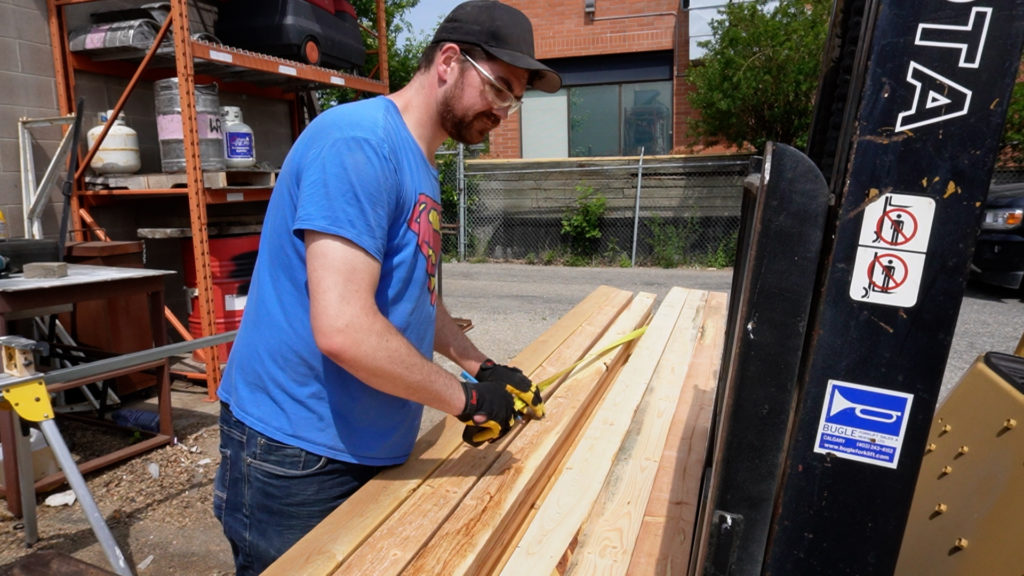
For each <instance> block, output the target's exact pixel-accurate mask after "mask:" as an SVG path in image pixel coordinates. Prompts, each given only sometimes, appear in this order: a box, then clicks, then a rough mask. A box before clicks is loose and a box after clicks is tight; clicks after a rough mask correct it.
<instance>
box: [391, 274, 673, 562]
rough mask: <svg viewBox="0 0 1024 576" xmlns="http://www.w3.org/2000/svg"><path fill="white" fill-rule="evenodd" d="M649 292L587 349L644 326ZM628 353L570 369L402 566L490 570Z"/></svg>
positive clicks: (611, 354) (650, 298)
mask: <svg viewBox="0 0 1024 576" xmlns="http://www.w3.org/2000/svg"><path fill="white" fill-rule="evenodd" d="M654 299H655V296H654V295H653V294H646V293H641V294H638V295H637V296H636V297H635V298H634V299H633V301H632V302H631V303H630V306H629V307H628V308H627V309H626V310H625V311H623V313H622V314H621V315H620V316H619V317H618V318H617V319H616V320H615V322H614V324H613V325H612V326H611V327H610V328H609V329H608V330H607V331H606V332H605V334H604V336H603V337H602V338H601V340H600V341H599V342H598V343H597V344H595V346H594V349H595V350H602V349H604V348H605V347H606V346H609V345H611V344H612V343H613V342H616V341H618V340H620V339H621V338H622V337H623V336H625V335H626V334H629V333H630V332H632V331H634V330H636V329H637V328H639V327H640V326H643V325H645V324H646V323H647V321H648V319H649V318H650V314H651V309H652V308H653V305H654ZM627 356H628V349H627V347H626V346H621V347H619V348H617V349H615V350H613V351H611V352H609V353H608V354H606V355H605V356H602V357H601V358H600V359H598V360H597V361H595V362H592V363H585V364H584V365H581V366H580V367H579V368H577V369H576V370H574V371H573V372H572V373H570V375H569V377H568V379H566V380H565V381H564V382H563V383H562V385H561V387H560V388H559V389H558V391H557V393H556V394H555V395H554V396H552V397H551V398H550V399H549V400H548V401H547V402H546V404H547V406H548V409H549V411H548V416H546V417H545V418H544V419H543V420H537V421H532V422H529V423H528V425H526V426H525V427H524V428H523V430H522V431H521V432H520V433H519V435H518V436H517V437H516V438H515V442H513V443H511V444H509V445H508V446H507V447H506V449H505V450H504V451H502V453H501V455H500V456H499V457H498V459H497V460H496V461H495V463H494V465H493V466H492V467H491V468H490V469H489V470H487V472H486V474H485V475H484V476H483V477H482V478H481V480H480V481H479V482H478V483H477V484H476V485H475V486H474V487H473V490H472V491H471V492H470V493H469V494H468V495H467V496H466V498H465V499H464V500H463V502H462V504H461V505H460V506H459V508H458V509H457V510H456V511H455V512H454V513H453V514H452V515H451V516H450V517H449V518H448V519H447V520H446V521H445V522H444V524H443V525H442V526H441V527H440V529H439V530H438V532H437V534H435V535H434V537H433V538H432V539H431V541H430V542H429V543H428V544H427V545H426V546H424V547H423V548H422V549H421V550H420V552H419V554H418V555H417V556H416V558H415V559H414V560H413V561H412V563H410V564H409V566H408V567H407V570H406V571H405V572H404V573H405V574H445V575H459V574H464V575H476V574H484V573H487V572H489V571H490V569H491V568H492V566H490V561H491V560H492V559H493V553H494V551H495V550H502V549H504V547H505V546H508V545H509V544H510V540H511V537H512V536H514V535H515V533H516V532H517V530H516V527H517V526H518V525H519V524H520V523H521V522H522V519H523V518H524V517H525V516H526V514H527V511H528V509H529V508H530V507H531V506H532V505H533V504H534V502H535V501H536V498H537V497H538V496H539V494H540V492H541V491H542V490H543V489H544V486H545V485H546V483H547V481H548V479H549V477H550V474H551V473H552V472H553V471H554V469H555V468H556V467H557V466H558V465H559V463H560V462H561V460H562V457H563V456H564V453H565V452H566V450H567V449H568V447H569V446H570V445H571V444H572V442H573V440H574V439H575V436H576V435H577V434H579V432H580V427H579V426H577V425H576V424H577V423H579V422H582V421H584V420H585V419H586V418H587V415H588V414H589V413H590V412H591V411H592V410H593V407H594V406H595V405H596V404H597V402H598V401H599V400H600V398H601V396H602V392H603V388H605V385H606V384H607V383H608V379H607V378H606V376H607V375H608V374H609V373H610V372H613V371H615V370H616V368H614V367H616V366H617V365H621V364H622V363H624V361H625V359H626V357H627ZM485 510H486V513H483V511H485Z"/></svg>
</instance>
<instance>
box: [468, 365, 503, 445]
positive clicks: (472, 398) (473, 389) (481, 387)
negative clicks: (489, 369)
mask: <svg viewBox="0 0 1024 576" xmlns="http://www.w3.org/2000/svg"><path fill="white" fill-rule="evenodd" d="M462 391H463V392H465V393H466V406H465V408H463V409H462V413H461V414H459V415H458V416H457V418H458V419H459V421H461V422H462V423H463V424H465V425H466V428H465V430H463V431H462V439H463V441H465V442H466V443H467V444H469V445H471V446H479V445H481V444H483V443H484V442H494V441H495V440H497V439H499V438H501V437H502V436H504V435H505V434H508V431H509V430H511V429H512V424H513V423H514V421H515V416H516V411H515V401H514V399H513V397H512V394H510V393H509V391H508V390H507V389H506V387H505V384H504V383H501V382H465V381H464V382H463V383H462ZM477 416H479V417H480V418H477Z"/></svg>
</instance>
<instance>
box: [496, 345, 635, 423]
mask: <svg viewBox="0 0 1024 576" xmlns="http://www.w3.org/2000/svg"><path fill="white" fill-rule="evenodd" d="M646 331H647V326H643V327H640V328H637V329H636V330H633V331H632V332H630V333H629V334H626V335H625V336H623V337H622V338H619V339H618V340H616V341H614V342H612V343H611V344H609V345H607V346H605V347H604V348H602V349H600V350H598V351H597V352H596V353H594V354H590V355H588V356H584V357H583V358H580V359H579V360H577V361H576V362H574V363H573V364H571V365H569V366H568V367H567V368H563V369H562V370H559V371H558V372H556V373H554V374H552V375H551V376H548V377H547V378H545V379H544V380H541V381H540V383H538V384H537V388H538V389H540V391H541V392H543V391H544V389H545V388H547V387H549V386H551V385H552V384H554V383H555V382H557V381H558V379H559V378H561V377H562V376H565V375H566V374H568V373H569V372H572V371H573V370H575V369H576V368H577V367H578V366H580V365H581V364H584V363H589V362H593V361H594V360H597V359H598V358H600V357H601V356H604V355H605V354H607V353H609V352H611V351H612V350H615V349H616V348H618V347H619V346H622V345H623V344H625V343H627V342H631V341H633V340H636V339H637V338H639V337H640V336H642V335H643V333H644V332H646ZM515 407H516V411H517V412H520V413H521V412H523V411H524V410H526V402H524V401H523V400H522V399H520V398H518V397H517V398H516V400H515Z"/></svg>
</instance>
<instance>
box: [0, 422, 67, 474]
mask: <svg viewBox="0 0 1024 576" xmlns="http://www.w3.org/2000/svg"><path fill="white" fill-rule="evenodd" d="M28 443H29V446H31V447H32V479H33V480H35V481H38V480H40V479H41V478H44V477H46V476H49V475H50V474H56V473H57V471H58V467H57V459H56V458H55V457H54V455H53V451H52V450H51V449H50V445H49V444H47V443H46V437H45V436H43V433H42V432H40V431H39V430H37V429H35V428H29V435H28ZM3 461H4V458H3V454H2V453H0V482H3V483H4V485H5V486H6V485H7V480H6V478H4V470H3V466H2V464H3Z"/></svg>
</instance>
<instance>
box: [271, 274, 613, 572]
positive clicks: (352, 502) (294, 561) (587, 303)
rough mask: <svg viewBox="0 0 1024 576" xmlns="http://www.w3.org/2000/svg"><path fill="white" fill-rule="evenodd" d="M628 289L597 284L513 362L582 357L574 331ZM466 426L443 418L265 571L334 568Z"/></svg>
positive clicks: (524, 364)
mask: <svg viewBox="0 0 1024 576" xmlns="http://www.w3.org/2000/svg"><path fill="white" fill-rule="evenodd" d="M626 294H628V293H625V292H623V291H621V290H618V289H616V288H612V287H610V286H599V287H598V288H596V289H595V290H594V291H593V292H591V293H590V294H589V295H587V296H586V297H585V298H584V299H583V300H581V301H580V302H579V303H578V304H576V305H575V306H574V307H573V308H572V309H571V310H569V312H567V313H566V314H565V315H563V316H562V317H561V318H559V319H558V320H557V321H556V322H555V323H554V324H552V325H551V326H550V327H549V328H548V329H547V330H546V331H545V332H544V333H543V334H541V335H540V336H539V337H538V338H537V339H536V340H534V341H533V342H531V343H530V344H529V345H528V346H527V347H526V348H524V349H523V350H522V351H520V353H519V354H518V355H516V357H515V358H514V359H512V361H511V362H510V363H511V364H512V365H514V366H518V367H519V368H520V369H521V370H523V371H524V372H525V373H527V374H532V373H533V372H535V371H536V370H537V369H538V368H539V367H540V366H541V365H542V364H543V362H544V361H545V360H546V359H547V358H548V357H549V356H550V355H551V354H552V352H553V351H555V350H558V349H559V348H560V347H569V348H573V349H575V350H576V354H577V355H578V356H577V357H579V356H580V355H582V354H583V352H585V351H586V349H588V347H589V341H587V339H586V338H581V337H579V336H576V339H575V340H573V339H572V338H573V335H574V334H577V332H578V331H579V329H580V327H581V325H582V324H584V323H585V322H586V321H587V320H588V319H589V318H591V317H592V316H594V315H595V314H599V313H601V312H602V311H603V310H605V309H606V308H607V307H608V306H609V303H610V302H611V306H612V307H614V306H615V305H616V304H615V303H617V302H620V301H622V300H623V299H624V296H625V295H626ZM577 341H578V342H577ZM462 427H463V425H462V423H460V422H458V421H457V420H455V419H454V418H445V419H444V420H442V421H441V422H439V423H438V424H436V425H435V426H434V427H433V428H431V430H430V431H428V432H427V433H425V434H424V435H422V436H421V437H420V438H419V439H418V440H417V442H416V446H415V447H414V449H413V454H412V456H410V458H409V461H407V462H406V463H405V464H403V465H401V466H397V467H395V468H390V469H388V470H385V471H384V472H382V473H380V474H378V475H377V477H375V478H374V479H373V480H371V481H370V482H369V483H367V484H366V485H365V486H363V487H362V488H361V489H360V490H359V491H357V492H356V493H355V494H353V495H352V497H350V498H349V499H348V500H347V501H346V502H345V503H344V504H343V505H342V506H340V507H338V509H336V510H335V511H334V512H332V513H331V514H330V515H329V516H328V517H327V518H325V519H324V521H323V522H321V523H320V524H319V525H318V526H317V527H316V528H314V529H313V530H312V531H311V532H310V533H309V534H308V535H306V536H305V537H304V538H303V539H302V540H300V541H299V542H298V543H296V544H295V546H293V547H292V548H291V549H289V550H288V552H286V553H285V554H284V555H283V556H281V558H279V559H278V560H277V561H276V562H275V563H274V564H273V565H271V566H270V567H269V568H268V569H267V570H266V571H265V572H264V576H295V575H300V574H301V575H310V576H313V575H323V574H330V573H331V572H333V571H334V570H336V569H337V568H338V566H339V565H340V564H341V562H342V561H344V560H345V559H346V558H347V557H348V556H350V555H351V554H352V552H353V551H354V550H355V549H356V548H357V547H358V546H359V545H360V544H361V543H362V542H363V541H365V540H366V539H367V538H368V537H369V535H370V534H372V533H373V531H374V530H376V529H377V527H378V526H380V525H381V524H382V523H383V522H384V521H385V520H386V519H387V518H388V516H389V515H391V514H392V513H393V512H394V511H395V510H396V509H397V508H398V507H399V506H401V505H402V503H403V502H405V501H406V499H408V498H409V496H410V495H411V494H412V493H413V492H414V491H415V490H416V489H417V488H418V487H419V486H420V485H422V484H423V482H424V481H425V480H426V478H427V477H429V476H430V475H431V474H432V473H433V472H434V471H435V470H436V469H437V468H438V467H439V466H440V465H441V464H442V463H443V462H444V461H445V460H447V459H448V458H449V457H450V456H451V454H452V453H453V452H454V451H455V450H456V449H458V448H459V446H460V445H461V443H462Z"/></svg>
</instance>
